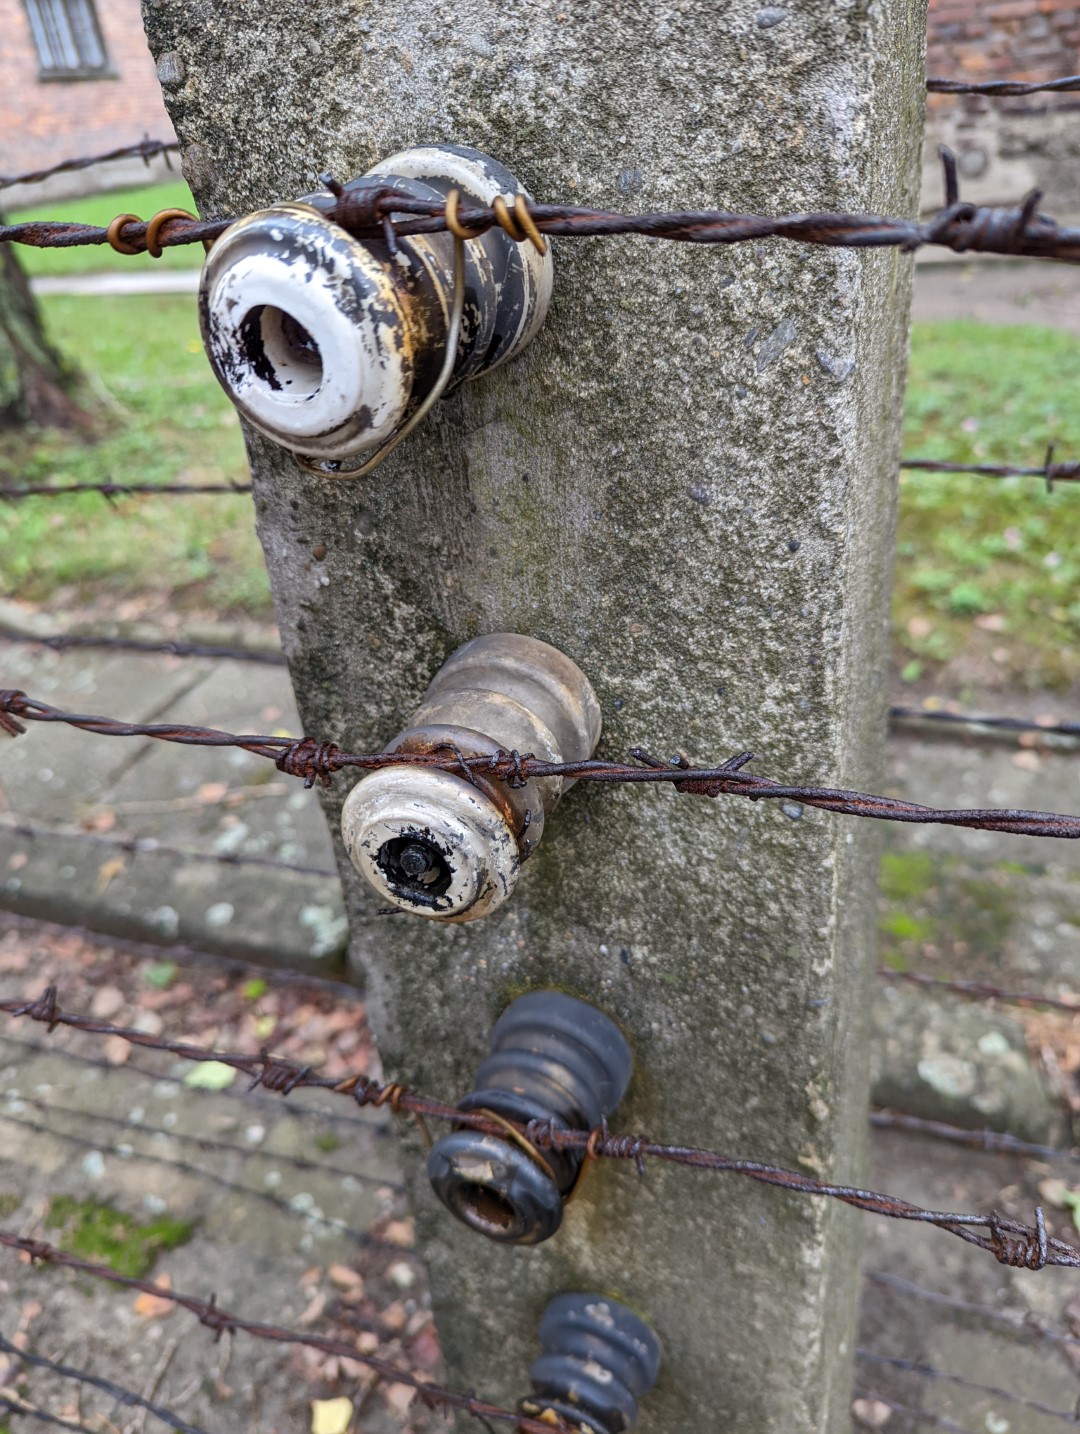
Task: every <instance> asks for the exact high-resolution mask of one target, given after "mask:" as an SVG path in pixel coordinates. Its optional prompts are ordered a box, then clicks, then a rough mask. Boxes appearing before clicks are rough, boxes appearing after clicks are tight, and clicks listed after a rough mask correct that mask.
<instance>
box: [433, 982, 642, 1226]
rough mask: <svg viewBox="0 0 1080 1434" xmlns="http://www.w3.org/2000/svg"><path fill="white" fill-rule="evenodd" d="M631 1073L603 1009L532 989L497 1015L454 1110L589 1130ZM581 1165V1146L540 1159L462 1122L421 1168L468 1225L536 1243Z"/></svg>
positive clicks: (554, 1219) (558, 1215)
mask: <svg viewBox="0 0 1080 1434" xmlns="http://www.w3.org/2000/svg"><path fill="white" fill-rule="evenodd" d="M632 1069H633V1058H632V1056H631V1054H630V1047H629V1046H628V1045H627V1042H626V1038H625V1036H624V1035H623V1034H622V1032H621V1031H620V1030H619V1028H618V1026H617V1025H616V1024H615V1022H614V1021H613V1020H611V1018H610V1017H609V1016H606V1015H604V1013H603V1011H598V1010H597V1009H596V1008H595V1006H590V1005H588V1003H587V1002H585V1001H579V1000H578V999H577V998H576V997H574V996H567V995H564V994H563V993H562V992H561V991H531V992H529V994H528V995H526V996H519V997H518V999H517V1000H516V1001H514V1002H513V1003H512V1004H511V1005H510V1006H508V1007H507V1008H506V1010H505V1011H504V1012H503V1013H502V1015H501V1016H500V1017H499V1019H498V1020H497V1021H496V1023H495V1027H494V1029H493V1031H492V1033H491V1052H490V1054H489V1055H488V1056H487V1058H486V1059H485V1060H484V1061H482V1062H481V1064H480V1066H479V1069H478V1070H477V1072H476V1089H475V1090H473V1091H472V1092H471V1093H470V1094H469V1095H467V1096H466V1097H465V1098H464V1100H460V1101H458V1109H459V1110H463V1111H474V1112H478V1111H490V1112H493V1113H494V1114H495V1115H496V1116H498V1117H500V1118H501V1119H502V1120H507V1121H514V1122H517V1123H518V1124H520V1125H528V1123H529V1122H530V1121H533V1120H538V1121H545V1122H548V1121H550V1122H552V1123H553V1124H554V1125H556V1126H560V1127H562V1128H564V1129H569V1130H592V1129H594V1128H595V1127H596V1126H597V1125H599V1123H600V1121H601V1120H602V1119H603V1118H604V1117H606V1116H608V1115H610V1114H611V1113H612V1111H614V1110H615V1108H616V1106H617V1105H618V1104H619V1102H620V1101H621V1100H622V1098H623V1096H624V1095H625V1094H626V1088H627V1086H628V1085H629V1084H630V1075H631V1072H632ZM583 1162H584V1154H583V1152H582V1151H580V1150H577V1151H574V1150H564V1151H557V1150H551V1149H546V1150H545V1151H544V1153H543V1156H542V1161H538V1160H536V1159H534V1158H533V1156H532V1155H531V1154H530V1152H529V1149H528V1147H527V1146H526V1145H524V1144H522V1143H521V1142H519V1141H516V1140H514V1139H513V1138H512V1137H511V1136H510V1135H509V1134H507V1135H505V1136H503V1135H486V1134H484V1133H483V1132H481V1131H477V1130H471V1129H469V1128H468V1127H464V1128H462V1129H460V1130H453V1131H451V1132H450V1133H449V1134H447V1135H444V1136H442V1137H441V1138H440V1139H439V1140H437V1141H436V1142H435V1144H434V1145H433V1146H432V1147H431V1151H430V1152H429V1154H428V1162H427V1172H428V1178H429V1180H430V1181H431V1185H432V1189H433V1190H434V1191H435V1193H436V1195H437V1196H438V1197H439V1199H440V1200H441V1201H442V1203H443V1204H444V1205H445V1206H446V1208H447V1209H448V1210H449V1211H450V1212H451V1213H452V1214H453V1215H456V1216H457V1218H458V1219H459V1220H461V1221H462V1222H463V1223H464V1224H466V1225H468V1226H469V1227H470V1229H473V1230H476V1231H477V1232H478V1233H479V1234H481V1235H486V1236H487V1237H488V1238H489V1239H491V1240H497V1241H498V1242H499V1243H501V1244H511V1245H537V1244H539V1243H540V1242H541V1241H543V1240H547V1239H550V1237H551V1236H552V1235H554V1233H555V1231H556V1230H557V1229H558V1228H559V1226H560V1224H561V1223H562V1216H563V1206H564V1204H565V1203H566V1199H567V1197H568V1196H569V1195H570V1193H571V1191H572V1190H573V1188H574V1185H575V1184H576V1182H577V1178H578V1175H579V1174H580V1171H581V1167H582V1164H583Z"/></svg>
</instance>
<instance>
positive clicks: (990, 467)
mask: <svg viewBox="0 0 1080 1434" xmlns="http://www.w3.org/2000/svg"><path fill="white" fill-rule="evenodd" d="M1050 452H1051V453H1052V452H1053V449H1051V450H1050ZM900 467H901V468H906V469H910V470H912V471H913V472H914V471H918V472H924V473H954V474H976V475H978V474H981V475H983V476H984V477H987V478H1042V479H1043V481H1044V482H1045V483H1046V486H1047V490H1048V491H1049V492H1052V491H1053V487H1054V484H1055V483H1080V462H1076V461H1069V462H1064V463H1055V462H1053V460H1052V458H1051V457H1049V456H1048V457H1047V459H1046V460H1045V461H1044V462H1043V463H1041V464H1039V465H1038V466H1037V467H1025V466H1023V465H1021V464H1012V463H948V462H945V461H944V460H941V459H937V458H902V459H901V460H900ZM251 491H252V485H251V484H250V483H111V482H110V483H66V484H59V485H58V484H51V483H39V484H34V485H33V486H26V487H16V488H11V487H3V486H2V485H0V502H6V503H17V502H19V501H20V500H22V499H24V498H64V497H67V496H69V495H70V494H75V493H98V494H100V495H101V497H103V498H105V499H113V498H127V497H133V496H134V497H141V496H155V497H167V498H171V497H187V496H189V495H195V496H198V495H199V494H200V493H201V494H207V493H209V494H215V493H250V492H251Z"/></svg>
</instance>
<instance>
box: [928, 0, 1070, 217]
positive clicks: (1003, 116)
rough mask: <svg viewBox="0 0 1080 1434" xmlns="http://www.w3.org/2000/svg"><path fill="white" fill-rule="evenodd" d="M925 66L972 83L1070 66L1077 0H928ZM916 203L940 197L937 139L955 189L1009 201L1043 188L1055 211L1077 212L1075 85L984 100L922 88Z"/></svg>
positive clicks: (1063, 71) (1047, 73) (1045, 75)
mask: <svg viewBox="0 0 1080 1434" xmlns="http://www.w3.org/2000/svg"><path fill="white" fill-rule="evenodd" d="M926 72H927V74H928V75H932V76H935V75H936V76H943V77H946V78H949V79H963V80H973V81H985V80H999V79H1000V80H1004V79H1019V80H1040V79H1042V80H1045V79H1055V78H1057V77H1059V76H1063V75H1075V74H1076V73H1077V72H1080V0H930V20H929V31H928V35H927V53H926ZM926 139H927V143H926V150H925V158H924V164H923V203H924V206H925V207H933V206H934V205H936V204H937V203H939V202H940V198H941V178H940V169H939V166H938V163H937V146H938V145H939V144H941V143H945V144H948V145H949V146H950V148H952V149H953V150H955V151H956V153H957V156H958V158H959V162H960V173H961V176H962V182H963V193H964V195H965V197H966V198H969V199H972V200H975V201H976V202H984V203H995V202H1009V201H1013V200H1015V199H1017V198H1018V197H1019V196H1020V195H1022V194H1024V193H1025V192H1026V191H1027V190H1029V189H1033V188H1039V189H1042V190H1044V191H1045V193H1046V196H1047V197H1046V208H1047V210H1048V212H1051V213H1053V214H1054V216H1055V217H1056V218H1059V219H1060V218H1063V217H1068V216H1070V215H1072V216H1075V215H1076V214H1077V213H1080V92H1076V93H1072V94H1061V95H1053V94H1049V95H1047V94H1043V95H1029V96H1014V97H1011V98H1004V97H1001V98H996V99H985V98H978V97H971V96H953V95H929V96H928V97H927V115H926Z"/></svg>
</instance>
